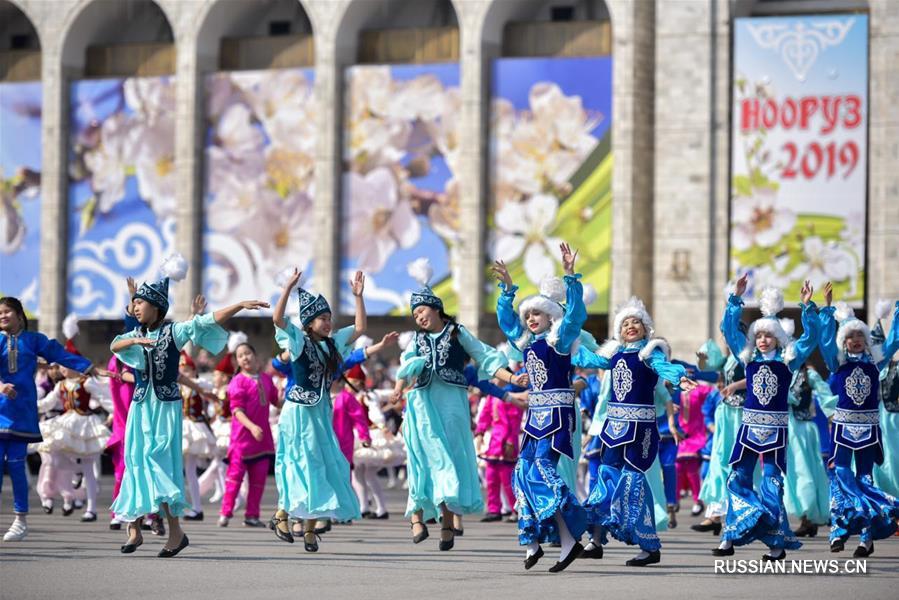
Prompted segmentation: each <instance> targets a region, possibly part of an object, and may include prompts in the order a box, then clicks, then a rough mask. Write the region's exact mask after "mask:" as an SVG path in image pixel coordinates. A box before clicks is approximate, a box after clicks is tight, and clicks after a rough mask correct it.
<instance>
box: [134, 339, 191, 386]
mask: <svg viewBox="0 0 899 600" xmlns="http://www.w3.org/2000/svg"><path fill="white" fill-rule="evenodd" d="M143 352H144V362H145V363H146V366H145V368H144V369H135V371H134V379H135V385H134V402H141V401H142V400H143V399H144V397H145V396H146V393H147V388H152V389H153V391H154V392H155V394H156V397H157V398H158V399H159V400H161V401H162V402H181V394H180V392H179V390H178V360H179V359H180V354H179V352H178V348H177V346H176V345H175V336H174V335H173V334H172V324H171V323H164V324H163V325H162V328H161V329H160V331H159V337H157V338H156V343H155V344H154V345H153V346H152V347H150V348H143Z"/></svg>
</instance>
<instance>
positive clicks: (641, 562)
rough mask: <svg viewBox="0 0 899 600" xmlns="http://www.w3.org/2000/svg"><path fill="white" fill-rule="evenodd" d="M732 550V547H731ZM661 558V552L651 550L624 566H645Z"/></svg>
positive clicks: (659, 560)
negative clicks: (644, 555) (645, 555)
mask: <svg viewBox="0 0 899 600" xmlns="http://www.w3.org/2000/svg"><path fill="white" fill-rule="evenodd" d="M731 550H733V548H731ZM661 560H662V553H661V552H659V551H658V550H653V551H652V552H650V553H649V556H647V557H646V558H632V559H630V560H629V561H627V562H626V563H624V566H626V567H645V566H648V565H654V564H656V563H658V562H661Z"/></svg>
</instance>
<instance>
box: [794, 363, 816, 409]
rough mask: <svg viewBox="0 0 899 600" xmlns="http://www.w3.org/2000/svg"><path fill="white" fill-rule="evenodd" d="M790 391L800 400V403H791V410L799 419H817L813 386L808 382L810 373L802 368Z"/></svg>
mask: <svg viewBox="0 0 899 600" xmlns="http://www.w3.org/2000/svg"><path fill="white" fill-rule="evenodd" d="M790 392H792V394H793V396H794V397H795V398H796V399H797V400H799V404H795V405H794V404H791V405H790V410H791V411H793V416H794V417H795V418H796V420H797V421H812V420H814V419H815V402H814V399H813V398H812V386H811V385H809V382H808V373H807V371H806V370H805V369H800V370H799V371H798V372H797V373H796V376H795V378H794V380H793V385H792V386H790Z"/></svg>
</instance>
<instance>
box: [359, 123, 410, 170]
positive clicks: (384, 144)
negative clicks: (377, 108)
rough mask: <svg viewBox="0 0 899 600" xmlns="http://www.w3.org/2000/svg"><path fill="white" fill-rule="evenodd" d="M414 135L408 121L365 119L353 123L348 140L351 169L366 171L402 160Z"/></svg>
mask: <svg viewBox="0 0 899 600" xmlns="http://www.w3.org/2000/svg"><path fill="white" fill-rule="evenodd" d="M411 135H412V125H411V124H410V123H409V122H408V121H398V120H383V119H375V118H365V119H361V120H359V121H357V122H354V123H353V124H352V125H351V126H350V128H349V139H348V140H346V144H347V145H346V150H347V152H348V154H349V158H350V160H351V162H352V168H353V169H354V170H356V171H359V172H361V173H367V172H369V171H371V170H373V169H377V168H379V167H386V166H392V165H395V164H397V163H399V162H400V161H401V160H402V159H403V157H405V156H406V147H407V146H408V143H409V138H410V137H411Z"/></svg>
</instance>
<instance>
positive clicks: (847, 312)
mask: <svg viewBox="0 0 899 600" xmlns="http://www.w3.org/2000/svg"><path fill="white" fill-rule="evenodd" d="M833 318H834V319H836V320H837V323H842V322H843V321H848V320H849V319H854V318H855V311H854V310H852V307H851V306H849V305H848V304H846V303H845V302H837V303H836V310H835V311H834V313H833Z"/></svg>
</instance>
